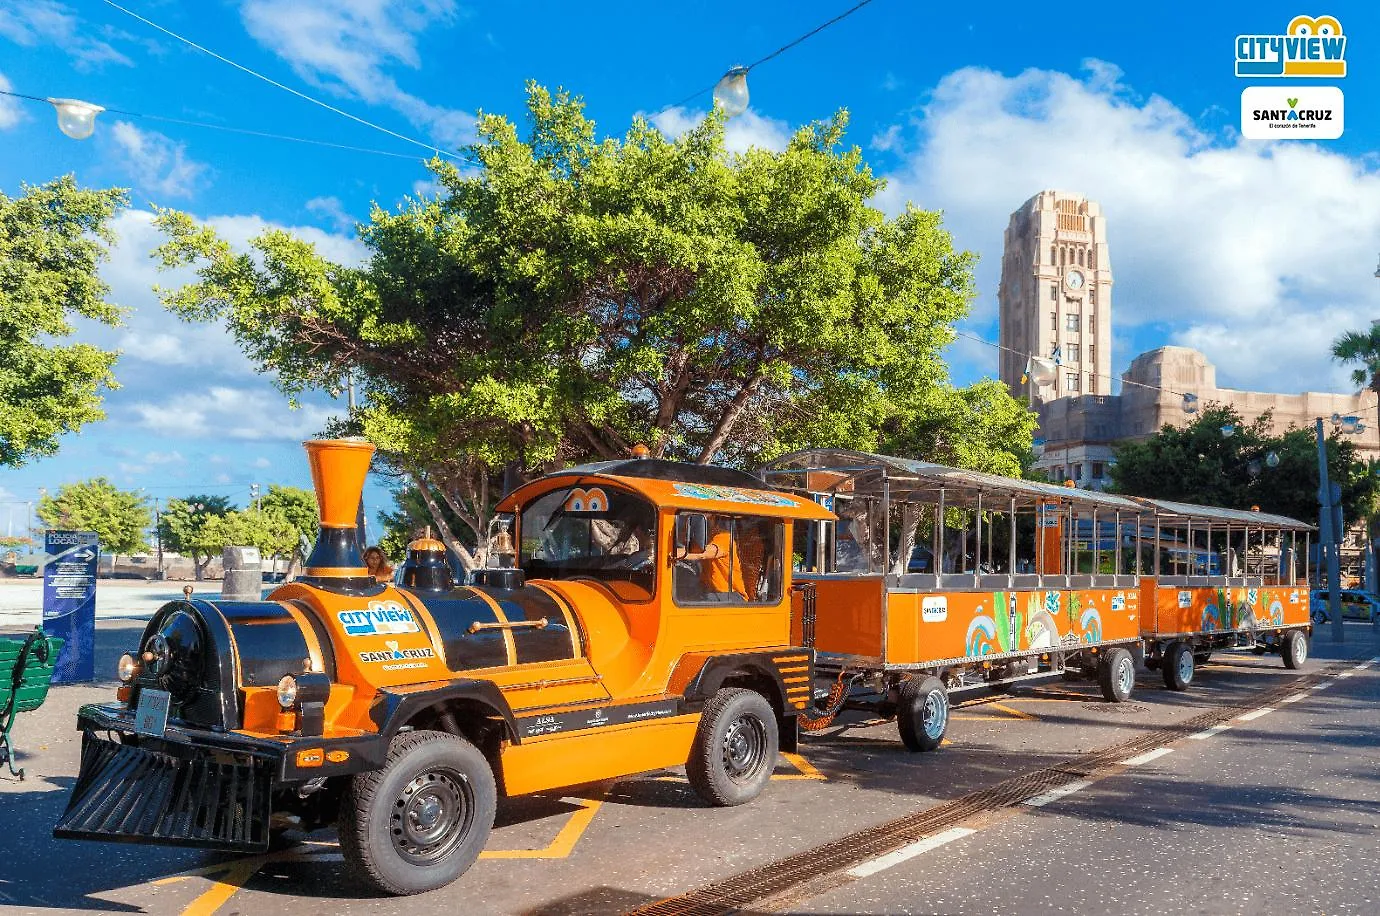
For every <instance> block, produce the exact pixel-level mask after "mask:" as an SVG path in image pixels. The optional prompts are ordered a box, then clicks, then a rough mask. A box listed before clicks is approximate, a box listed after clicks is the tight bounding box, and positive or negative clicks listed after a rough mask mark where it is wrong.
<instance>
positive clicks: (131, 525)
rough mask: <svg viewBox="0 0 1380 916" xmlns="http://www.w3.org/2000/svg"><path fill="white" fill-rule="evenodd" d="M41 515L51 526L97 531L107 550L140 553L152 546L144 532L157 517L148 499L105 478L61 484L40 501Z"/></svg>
mask: <svg viewBox="0 0 1380 916" xmlns="http://www.w3.org/2000/svg"><path fill="white" fill-rule="evenodd" d="M38 517H39V518H40V519H41V520H42V521H43V524H45V525H47V526H48V527H49V528H66V529H72V530H76V531H94V532H96V534H97V536H98V537H99V538H100V544H101V550H103V551H105V552H106V553H112V554H119V553H137V552H139V551H141V550H145V549H147V547H148V543H147V541H146V540H145V539H144V531H145V529H147V528H148V527H149V524H150V523H151V522H152V520H153V515H152V512H151V511H150V510H149V505H148V500H147V499H146V498H145V497H144V496H143V495H141V494H139V493H133V492H130V491H128V490H121V489H120V488H119V487H117V486H115V485H114V484H113V483H111V482H110V481H109V480H106V479H105V478H104V477H94V478H92V479H91V480H84V481H81V482H80V483H71V484H67V485H65V486H63V487H60V488H59V489H58V491H57V493H56V494H55V495H49V496H44V497H43V498H42V499H40V500H39V501H38Z"/></svg>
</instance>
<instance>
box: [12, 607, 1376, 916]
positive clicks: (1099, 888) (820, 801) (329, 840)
mask: <svg viewBox="0 0 1380 916" xmlns="http://www.w3.org/2000/svg"><path fill="white" fill-rule="evenodd" d="M1347 630H1348V643H1347V644H1346V645H1345V646H1344V647H1334V646H1331V645H1329V644H1328V643H1326V642H1325V641H1323V640H1322V639H1321V638H1319V639H1318V640H1315V642H1314V646H1313V650H1314V656H1315V657H1314V660H1313V661H1310V663H1309V664H1308V665H1307V666H1306V668H1305V671H1304V672H1303V673H1305V674H1307V673H1308V672H1309V671H1313V672H1316V671H1318V670H1320V669H1321V668H1323V667H1324V666H1326V665H1328V664H1330V662H1329V661H1328V658H1327V657H1328V656H1330V657H1332V658H1337V657H1351V656H1363V657H1364V658H1370V657H1372V656H1376V655H1380V646H1377V645H1376V643H1375V637H1374V633H1373V631H1372V630H1371V629H1370V628H1369V627H1368V626H1365V625H1359V624H1349V625H1348V627H1347ZM138 632H139V624H138V622H137V621H124V620H103V621H101V622H100V624H99V625H98V639H99V645H98V660H97V670H98V671H100V672H104V671H107V670H112V669H113V664H114V659H115V658H116V657H117V656H118V655H119V653H120V652H121V651H124V650H125V649H126V648H128V647H129V646H130V645H132V644H133V643H134V642H136V641H137V638H138ZM1321 635H1326V634H1325V633H1324V634H1321ZM1319 656H1322V657H1321V658H1320V657H1319ZM1218 659H1220V660H1221V663H1217V662H1218ZM1347 673H1348V674H1349V676H1347V677H1342V678H1329V679H1327V681H1326V683H1327V685H1328V686H1327V687H1325V688H1324V689H1321V690H1307V691H1303V693H1304V696H1303V697H1302V698H1300V699H1298V700H1297V701H1295V702H1292V703H1288V704H1282V705H1279V706H1277V707H1276V708H1274V709H1273V710H1272V711H1271V712H1269V713H1265V714H1263V715H1260V716H1258V717H1254V718H1251V719H1248V720H1245V721H1232V722H1230V723H1229V724H1230V726H1231V727H1230V728H1228V729H1226V730H1222V731H1218V732H1214V733H1213V734H1212V735H1211V736H1210V737H1204V738H1202V739H1194V738H1188V737H1181V738H1179V739H1177V740H1174V741H1173V742H1172V743H1171V744H1170V745H1169V746H1170V747H1171V748H1172V750H1171V752H1170V753H1168V754H1165V755H1162V756H1158V757H1156V758H1155V759H1153V760H1150V761H1148V762H1146V763H1144V764H1142V765H1140V766H1138V767H1129V768H1117V769H1115V770H1113V771H1112V772H1110V773H1109V774H1107V775H1104V776H1101V777H1099V778H1097V779H1096V780H1095V781H1093V782H1092V783H1091V785H1088V786H1086V787H1084V788H1082V789H1080V790H1079V791H1076V792H1072V793H1071V794H1069V795H1067V796H1064V797H1062V798H1059V799H1057V800H1054V801H1051V802H1049V803H1048V804H1046V805H1044V806H1042V807H1039V808H1034V807H1030V806H1028V805H1017V806H1015V807H1014V808H1005V809H1001V810H997V811H992V812H988V813H984V814H979V815H978V816H976V817H973V818H970V819H967V820H964V821H962V822H960V823H957V824H955V825H953V827H954V828H955V829H957V830H958V831H960V835H958V838H956V839H953V840H952V841H951V842H948V843H947V844H945V845H937V846H935V848H931V849H928V850H927V851H921V850H920V849H916V848H908V849H903V851H902V852H901V853H900V854H898V855H896V856H893V857H892V859H895V860H896V862H895V864H892V863H891V862H890V861H888V862H884V863H877V862H872V863H869V862H864V863H862V866H863V867H861V868H860V869H859V871H860V873H861V874H862V876H860V877H851V876H849V875H847V874H839V875H836V876H835V879H836V880H834V882H833V883H834V884H836V885H837V886H835V887H833V888H832V889H830V890H827V891H826V892H825V893H823V894H818V895H815V896H810V895H809V894H808V893H804V894H803V895H798V896H797V897H796V898H794V899H791V898H790V897H789V896H788V897H787V898H783V900H784V902H783V901H778V905H776V906H773V905H772V904H771V902H770V901H768V902H767V903H764V904H762V905H760V906H759V907H758V908H757V909H754V910H753V912H757V911H759V910H760V911H776V912H800V913H817V914H824V913H869V914H871V913H876V914H881V913H984V914H988V913H1047V912H1072V913H1109V912H1110V913H1123V912H1124V913H1141V912H1146V913H1156V914H1161V913H1164V912H1166V911H1168V912H1202V913H1238V912H1252V913H1281V914H1283V913H1290V914H1292V913H1312V912H1317V913H1324V912H1326V913H1340V912H1356V913H1375V912H1380V877H1377V870H1376V867H1375V864H1376V863H1375V862H1374V858H1375V850H1376V848H1377V846H1380V844H1377V834H1380V830H1378V829H1377V828H1380V783H1377V764H1380V754H1377V744H1380V729H1378V728H1377V726H1380V711H1378V710H1377V708H1376V700H1377V698H1380V664H1377V665H1372V666H1370V667H1368V668H1366V669H1364V670H1350V669H1348V672H1347ZM1297 677H1298V674H1297V673H1295V672H1288V671H1286V670H1285V669H1283V667H1282V666H1281V665H1280V662H1279V659H1278V657H1277V656H1263V657H1257V656H1254V655H1251V654H1249V653H1246V654H1241V653H1230V654H1227V655H1223V656H1219V657H1218V658H1215V659H1214V664H1212V665H1210V666H1208V667H1206V668H1204V669H1202V670H1201V671H1200V673H1199V682H1198V684H1197V685H1196V686H1195V689H1194V690H1192V691H1190V692H1187V693H1172V692H1170V691H1168V690H1165V689H1164V688H1163V687H1162V686H1161V685H1160V682H1159V679H1158V677H1157V676H1156V675H1154V674H1151V673H1148V672H1143V671H1142V672H1141V680H1140V683H1139V685H1138V687H1137V692H1136V695H1135V696H1134V697H1133V698H1132V702H1130V703H1127V704H1121V705H1111V704H1107V703H1104V702H1102V701H1101V698H1100V694H1099V693H1098V691H1097V689H1096V687H1095V686H1092V685H1086V684H1064V683H1061V682H1057V681H1056V682H1054V683H1051V684H1047V685H1042V686H1038V687H1031V688H1022V689H1021V690H1019V691H1017V692H1016V694H1015V695H1013V696H1010V697H1005V696H1003V697H987V696H982V697H977V698H975V699H974V701H972V702H970V703H968V704H965V705H963V706H961V707H959V708H956V709H955V714H954V721H953V723H952V725H951V729H950V739H951V742H952V743H951V744H949V745H948V746H946V747H945V748H943V749H942V750H941V751H939V752H938V753H933V754H922V755H912V754H908V753H906V752H905V751H904V750H903V749H902V748H901V747H900V744H899V742H898V740H897V737H896V731H895V726H894V725H868V724H867V723H865V722H861V721H858V720H856V719H855V720H853V721H851V722H850V723H848V725H847V726H846V727H844V728H841V729H833V730H831V731H830V732H829V733H828V734H826V735H824V736H820V737H813V738H810V739H809V740H808V741H807V742H806V743H805V746H804V747H803V748H802V755H801V756H800V757H798V758H794V759H786V758H783V759H782V761H781V763H780V766H779V767H778V771H777V773H778V779H777V781H776V782H774V783H773V784H772V785H771V786H770V787H769V788H768V791H767V792H766V793H765V794H764V795H763V796H762V798H760V799H759V800H758V801H757V802H755V803H753V804H750V805H746V806H743V807H740V808H732V809H712V808H706V807H704V806H702V805H701V804H700V803H699V802H698V801H697V800H696V799H695V797H694V796H693V794H692V793H691V792H690V790H689V788H688V786H687V785H686V784H685V783H684V779H683V776H681V775H680V774H678V773H675V772H667V773H662V774H653V775H651V776H646V777H639V778H636V779H628V780H621V781H619V782H616V783H612V784H605V785H597V786H590V787H585V788H584V789H582V790H579V791H575V792H572V793H569V794H566V795H562V796H540V797H531V798H524V799H517V800H513V801H511V802H508V803H505V804H504V805H502V806H501V808H500V812H499V824H498V827H497V829H496V830H495V833H494V835H493V837H492V839H491V841H490V843H489V846H488V851H487V852H486V853H485V857H484V858H483V859H481V861H480V862H479V863H478V864H477V865H476V866H475V868H474V869H472V870H471V872H470V873H469V874H468V875H466V876H465V877H464V878H462V879H461V881H459V882H457V883H456V884H454V885H452V886H450V887H448V888H444V889H442V890H440V891H436V892H433V893H431V894H426V895H422V896H419V897H414V898H408V899H402V900H399V899H391V898H380V897H374V896H370V895H369V894H368V893H367V892H365V891H363V890H361V889H360V888H359V887H358V886H357V885H356V884H355V883H354V882H353V881H352V878H351V876H350V875H349V874H348V873H347V870H346V868H345V866H344V863H343V862H342V861H341V859H340V855H339V850H338V847H337V846H336V845H335V837H334V835H333V833H332V832H330V831H324V832H321V833H317V834H312V835H310V836H309V837H307V838H305V839H306V842H305V843H303V844H301V845H298V846H295V847H293V848H290V849H288V850H286V851H283V852H277V853H273V854H270V855H268V856H262V857H248V858H235V857H226V856H219V855H212V854H207V853H203V852H199V851H195V850H179V849H167V848H159V847H145V846H121V845H109V844H102V843H89V842H59V841H55V840H53V839H51V838H50V836H49V831H50V829H51V825H52V823H53V822H54V821H55V820H56V819H57V817H58V815H59V814H60V812H61V810H62V808H63V806H64V805H65V802H66V795H67V791H68V789H70V786H71V784H72V781H73V778H74V776H75V773H76V769H77V753H78V746H79V744H78V736H77V734H76V733H75V731H73V730H72V724H73V722H74V719H75V712H76V708H77V706H79V705H80V704H81V703H83V702H91V701H94V700H104V699H107V698H108V697H109V696H110V694H111V688H110V686H109V685H97V686H90V687H86V686H83V687H63V688H56V689H55V690H54V691H53V693H52V694H51V696H50V699H49V701H48V703H47V704H46V705H45V706H44V707H43V708H42V709H41V710H39V711H38V712H36V713H33V714H28V715H26V716H25V717H23V718H21V720H20V723H19V726H18V728H17V730H16V735H15V740H16V742H17V743H18V746H19V749H20V763H21V764H22V765H24V766H26V767H27V768H28V770H29V779H28V780H26V781H25V782H23V783H18V782H14V781H12V780H10V779H9V778H8V776H4V777H0V837H3V839H0V912H3V913H20V912H22V913H42V914H48V913H64V912H93V911H94V912H114V913H152V914H162V913H168V914H174V913H194V914H208V913H220V914H251V913H252V914H255V916H260V914H263V916H269V914H279V913H283V914H288V913H290V914H293V916H300V914H309V913H346V914H354V913H369V914H393V913H406V914H409V916H430V914H438V916H439V914H453V913H465V914H471V913H474V914H489V913H493V914H510V913H511V914H541V916H557V914H562V916H567V914H569V916H573V914H603V913H618V912H624V911H627V910H629V909H633V908H635V907H637V906H640V905H644V904H647V903H651V902H654V901H656V900H659V899H661V898H663V897H666V896H672V895H676V894H680V893H684V892H687V891H691V890H693V889H695V888H699V887H702V886H705V885H711V884H714V883H715V882H719V881H723V880H725V879H728V878H731V877H733V876H735V875H738V874H741V873H742V872H744V871H746V870H749V869H752V868H755V867H758V866H762V865H765V864H768V863H771V862H774V861H776V860H779V859H781V858H783V857H786V856H789V855H792V854H795V853H800V852H806V851H809V850H811V849H813V848H816V847H818V846H821V845H822V844H825V843H828V842H831V841H833V840H836V839H838V838H839V837H842V836H845V835H848V834H850V833H852V832H853V831H859V830H865V829H868V828H871V827H873V826H875V825H880V824H883V823H885V822H888V821H891V820H893V819H895V818H897V817H899V816H901V815H905V814H907V813H910V812H915V811H923V810H926V809H930V808H933V807H934V806H936V805H940V804H941V803H944V802H946V801H949V800H952V799H956V798H959V797H961V796H964V795H966V794H968V793H970V792H974V791H978V790H983V789H986V788H989V787H992V786H996V785H998V784H1001V783H1003V782H1004V781H1006V780H1009V779H1010V778H1011V777H1013V776H1016V775H1019V774H1022V773H1025V772H1029V771H1032V770H1036V769H1038V768H1040V767H1043V766H1048V765H1051V764H1060V763H1061V762H1065V761H1072V760H1076V759H1078V758H1079V757H1080V755H1083V754H1086V753H1087V752H1090V751H1095V750H1098V749H1100V748H1105V747H1108V746H1110V745H1115V744H1117V743H1119V742H1122V741H1126V740H1128V739H1133V738H1136V737H1138V736H1143V735H1147V734H1152V733H1154V732H1155V731H1156V730H1157V729H1161V728H1164V727H1166V726H1172V725H1174V724H1176V723H1182V722H1185V721H1187V720H1189V719H1191V718H1193V717H1194V716H1197V715H1199V714H1201V713H1203V712H1205V711H1208V710H1212V709H1216V708H1225V707H1226V706H1229V705H1232V704H1250V703H1251V702H1252V698H1253V697H1255V696H1261V695H1264V694H1265V693H1266V692H1267V691H1269V690H1272V689H1274V688H1276V687H1280V686H1281V685H1286V684H1289V683H1291V682H1292V681H1293V680H1294V679H1295V678H1297ZM969 830H971V831H973V832H972V833H962V831H969ZM953 835H954V834H949V836H953ZM942 838H943V837H941V839H942ZM931 842H932V843H933V840H931ZM882 865H885V866H886V867H881V866H882Z"/></svg>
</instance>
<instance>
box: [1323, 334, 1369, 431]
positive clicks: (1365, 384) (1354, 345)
mask: <svg viewBox="0 0 1380 916" xmlns="http://www.w3.org/2000/svg"><path fill="white" fill-rule="evenodd" d="M1332 358H1333V359H1335V360H1336V361H1337V362H1339V363H1350V364H1352V365H1354V366H1355V367H1356V368H1354V369H1352V370H1351V380H1352V381H1353V382H1355V383H1356V384H1357V385H1359V386H1361V387H1362V388H1363V389H1367V390H1369V391H1371V392H1374V394H1375V396H1376V399H1377V401H1380V323H1372V324H1371V326H1370V328H1369V330H1365V331H1347V332H1346V333H1345V334H1343V335H1342V336H1341V337H1338V338H1337V339H1336V340H1334V341H1333V342H1332ZM1374 420H1375V422H1374V423H1373V425H1374V426H1375V435H1377V436H1380V417H1376V418H1374Z"/></svg>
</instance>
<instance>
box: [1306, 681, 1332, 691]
mask: <svg viewBox="0 0 1380 916" xmlns="http://www.w3.org/2000/svg"><path fill="white" fill-rule="evenodd" d="M1331 686H1332V682H1331V681H1323V682H1322V683H1321V684H1314V685H1313V686H1312V687H1309V688H1308V689H1309V690H1326V689H1327V688H1329V687H1331Z"/></svg>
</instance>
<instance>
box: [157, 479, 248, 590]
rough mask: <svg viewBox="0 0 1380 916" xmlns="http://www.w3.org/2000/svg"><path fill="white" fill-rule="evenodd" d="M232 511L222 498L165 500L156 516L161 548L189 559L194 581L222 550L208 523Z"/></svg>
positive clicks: (201, 496)
mask: <svg viewBox="0 0 1380 916" xmlns="http://www.w3.org/2000/svg"><path fill="white" fill-rule="evenodd" d="M232 511H234V510H233V508H232V507H231V505H230V500H229V499H228V498H227V497H224V496H211V495H207V494H200V495H194V496H188V497H186V498H184V499H170V500H168V505H167V507H166V508H164V509H163V511H162V513H161V514H160V516H159V536H160V537H161V538H162V539H163V547H164V548H165V549H167V550H172V551H175V552H177V553H180V554H182V555H183V556H186V557H191V558H192V562H193V563H194V564H195V565H196V577H197V578H198V579H200V578H201V574H202V572H203V571H204V570H205V569H206V564H207V563H209V562H210V561H211V558H212V557H213V556H215V555H216V554H217V553H219V552H220V550H221V548H222V547H224V546H225V543H222V542H219V540H218V539H219V537H220V534H219V533H217V532H216V531H215V529H214V528H212V526H211V519H214V518H221V517H224V516H226V515H229V514H230V513H231V512H232ZM208 528H211V529H212V530H210V531H208V530H207V529H208Z"/></svg>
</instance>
